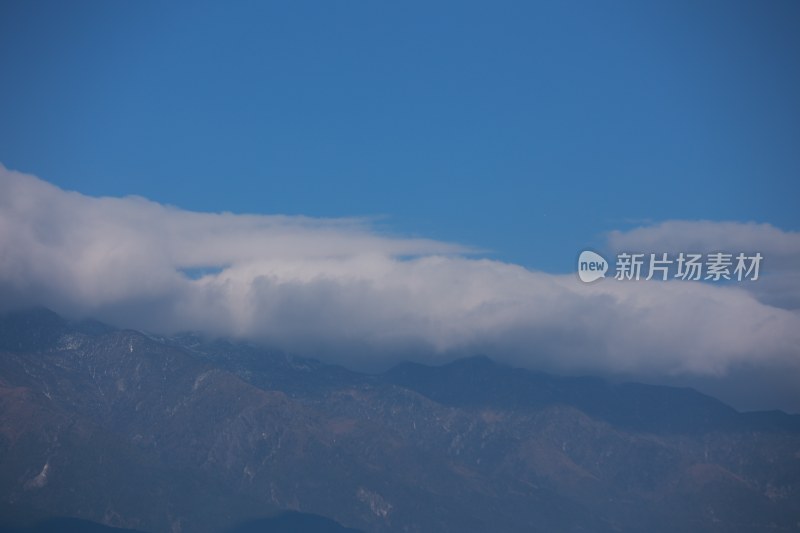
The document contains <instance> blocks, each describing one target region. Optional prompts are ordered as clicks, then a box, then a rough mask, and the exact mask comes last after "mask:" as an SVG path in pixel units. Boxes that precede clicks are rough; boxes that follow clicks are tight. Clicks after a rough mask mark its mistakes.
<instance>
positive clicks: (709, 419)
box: [0, 310, 800, 532]
mask: <svg viewBox="0 0 800 533" xmlns="http://www.w3.org/2000/svg"><path fill="white" fill-rule="evenodd" d="M0 352H2V356H1V357H0V452H3V453H2V454H0V497H2V501H3V502H4V503H5V504H6V506H10V508H12V509H22V508H32V509H36V510H37V512H40V513H41V514H42V516H43V517H47V516H74V517H76V518H80V519H84V520H93V521H95V522H98V523H102V524H105V525H109V526H116V527H125V528H129V529H138V530H142V531H153V532H161V531H175V530H178V529H180V530H183V531H201V532H203V531H208V532H212V531H213V532H217V531H224V530H226V529H229V528H230V527H233V526H234V525H235V524H237V523H244V522H247V521H248V520H257V519H259V516H263V515H264V513H265V512H266V513H277V512H281V511H284V510H293V511H299V512H302V513H312V514H316V515H320V516H323V517H328V518H331V519H333V520H335V521H336V522H338V523H340V524H342V525H343V526H345V527H351V528H357V529H360V530H363V531H376V532H382V531H387V532H389V531H485V530H486V529H487V528H490V527H493V528H495V529H499V530H503V531H531V530H533V531H537V530H541V531H552V530H564V531H569V530H575V531H579V530H593V531H604V530H608V531H638V530H642V529H649V530H652V531H668V530H674V529H675V527H679V528H681V529H683V530H686V531H761V530H764V528H773V529H772V530H774V529H775V528H777V530H781V529H785V530H787V531H788V530H791V529H792V528H793V527H794V524H796V523H797V522H798V521H800V515H798V511H797V510H796V509H800V505H796V504H797V503H798V501H799V500H800V481H799V480H800V435H798V432H797V430H796V425H795V424H796V418H795V417H793V416H792V415H785V414H784V415H780V414H777V415H776V414H775V413H761V414H759V413H756V414H752V413H738V412H737V411H736V410H734V409H732V408H730V407H728V406H726V405H724V404H722V403H721V402H717V401H716V400H714V399H713V398H710V397H707V396H705V395H702V394H700V393H697V392H696V391H692V390H690V389H679V388H674V387H660V386H648V385H641V384H623V385H610V384H608V383H606V382H604V381H603V380H599V379H595V378H567V377H557V376H551V375H548V374H544V373H539V372H532V371H526V370H522V369H515V368H512V367H508V366H505V365H501V364H498V363H495V362H493V361H491V360H489V359H488V358H485V357H478V358H469V359H464V360H459V361H455V362H452V363H449V364H447V365H443V366H440V367H430V366H425V365H420V364H417V363H405V364H401V365H398V366H396V367H394V368H393V369H390V370H389V371H387V372H385V373H382V374H362V373H358V372H354V371H350V370H347V369H345V368H343V367H336V366H335V365H327V364H325V363H321V362H319V361H314V360H311V359H303V358H296V357H292V356H288V355H286V354H282V353H279V352H275V351H272V352H270V351H267V350H261V349H259V348H258V347H255V346H252V345H246V344H237V343H234V342H230V341H224V340H223V341H219V340H217V341H214V340H203V339H199V338H193V339H190V338H188V337H185V336H184V337H172V338H163V337H157V336H148V335H145V334H142V333H140V332H136V331H133V330H117V329H113V328H109V327H106V326H103V325H100V324H98V323H91V322H70V321H68V320H65V319H62V318H61V317H58V315H55V314H54V313H51V312H46V311H43V310H36V311H34V312H32V313H29V314H25V313H20V314H17V315H12V316H10V317H9V316H8V315H6V316H5V317H3V318H0ZM787 417H788V418H787ZM8 508H9V507H6V509H8ZM709 509H711V510H712V511H713V512H710V511H709ZM8 514H11V512H10V511H9V513H8ZM0 518H2V517H0ZM770 524H771V525H770Z"/></svg>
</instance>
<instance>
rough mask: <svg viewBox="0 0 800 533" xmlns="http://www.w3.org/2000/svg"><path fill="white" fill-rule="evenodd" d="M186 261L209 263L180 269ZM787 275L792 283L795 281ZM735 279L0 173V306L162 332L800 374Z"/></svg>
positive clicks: (782, 317) (301, 346)
mask: <svg viewBox="0 0 800 533" xmlns="http://www.w3.org/2000/svg"><path fill="white" fill-rule="evenodd" d="M687 236H689V239H688V240H687ZM609 243H610V245H611V246H612V247H615V248H625V247H629V248H636V249H641V250H643V251H650V250H652V251H662V248H663V251H669V250H678V249H681V250H683V249H686V247H690V248H696V249H698V250H700V249H707V248H709V247H717V248H724V249H736V250H738V249H740V248H741V249H744V250H745V251H749V250H758V251H762V253H763V254H765V256H766V258H767V259H766V260H767V261H771V260H775V261H776V263H775V264H776V265H777V264H781V265H783V266H782V267H781V268H782V269H783V271H784V273H788V272H791V268H790V266H791V267H793V266H794V265H796V264H798V263H797V262H796V258H797V253H798V250H800V245H798V235H797V234H796V233H787V232H783V231H781V230H779V229H777V228H774V227H771V226H768V225H756V224H735V223H714V222H680V221H679V222H668V223H664V224H662V225H659V226H654V227H650V228H641V229H636V230H633V231H630V232H626V233H620V232H615V233H612V234H611V235H610V236H609ZM196 267H216V268H217V269H221V270H215V271H214V273H211V274H208V275H205V276H203V277H200V278H199V279H192V278H191V277H188V276H186V275H184V273H183V269H187V268H196ZM781 280H782V281H781V283H784V284H788V286H790V290H792V291H797V288H798V283H797V281H798V280H797V278H796V277H794V278H792V277H791V276H784V277H782V278H781ZM742 287H743V286H742V285H736V286H712V285H709V284H701V283H692V282H673V283H656V282H639V283H634V282H630V283H622V282H613V281H611V280H606V281H601V282H598V283H595V284H591V285H586V284H583V283H581V282H580V281H578V279H577V276H575V275H574V274H565V275H552V274H545V273H541V272H535V271H530V270H526V269H525V268H522V267H520V266H516V265H512V264H506V263H502V262H499V261H492V260H487V259H481V258H475V257H471V256H470V254H469V250H468V249H466V248H464V247H461V246H458V245H453V244H448V243H442V242H437V241H432V240H425V239H404V238H397V237H389V236H385V235H381V234H379V233H377V232H375V231H373V230H371V228H370V226H369V225H368V224H367V223H366V222H364V221H360V220H321V219H310V218H302V217H284V216H261V215H234V214H229V213H223V214H208V213H195V212H188V211H184V210H181V209H177V208H174V207H169V206H164V205H160V204H157V203H154V202H151V201H148V200H145V199H143V198H138V197H126V198H92V197H88V196H84V195H81V194H78V193H74V192H65V191H63V190H61V189H59V188H57V187H55V186H53V185H51V184H48V183H46V182H44V181H41V180H39V179H37V178H35V177H33V176H29V175H24V174H21V173H17V172H12V171H8V170H6V169H4V168H2V167H0V296H2V297H3V302H4V303H5V305H6V306H7V307H8V306H11V305H22V304H28V305H29V304H34V303H35V304H41V305H46V306H49V307H51V308H53V309H55V310H57V311H59V312H62V313H67V314H73V315H74V314H81V315H92V316H95V317H97V318H100V319H104V320H107V321H110V322H112V323H116V324H119V325H124V326H128V327H136V328H142V329H147V330H151V331H157V332H165V333H168V332H171V331H177V330H187V329H192V330H204V331H210V332H213V333H215V334H221V335H232V336H238V337H244V338H251V339H258V340H265V341H268V342H270V343H272V344H274V345H277V346H279V347H282V348H284V349H287V350H291V351H294V352H298V353H302V354H306V355H313V356H318V357H322V358H329V359H335V360H340V361H348V362H360V363H364V364H367V365H369V364H372V363H374V362H375V360H380V361H381V362H385V361H390V360H396V359H400V358H408V357H416V358H426V359H436V358H449V357H452V356H454V355H470V354H475V353H481V352H482V353H488V354H490V355H492V356H495V357H497V358H501V359H505V360H507V361H510V362H513V363H514V364H518V365H522V366H528V367H537V368H546V369H559V370H566V371H581V372H584V371H585V372H602V373H627V374H632V375H639V376H655V375H662V376H663V375H672V376H675V375H682V374H686V375H701V376H702V375H707V376H719V375H724V374H725V373H726V372H727V371H728V370H729V369H731V368H733V367H737V366H739V367H740V366H742V365H760V366H785V367H787V368H793V369H795V370H796V369H797V359H798V347H800V316H799V315H798V313H797V312H796V311H793V310H791V309H787V308H782V307H779V306H777V305H773V304H771V303H770V301H769V298H765V297H764V295H763V294H761V293H758V292H757V291H756V292H753V291H749V290H745V289H744V288H742ZM784 307H787V306H784ZM373 366H374V365H373Z"/></svg>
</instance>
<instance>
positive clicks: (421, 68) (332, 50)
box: [0, 1, 800, 272]
mask: <svg viewBox="0 0 800 533" xmlns="http://www.w3.org/2000/svg"><path fill="white" fill-rule="evenodd" d="M645 4H646V5H645ZM798 27H800V3H797V2H794V1H768V2H730V1H724V2H722V1H720V2H664V3H660V4H657V3H652V2H648V3H645V2H612V3H598V2H549V3H531V2H513V3H512V2H485V3H476V2H395V3H389V2H355V1H353V2H237V3H234V5H231V3H219V4H206V3H198V2H191V3H189V2H173V3H169V4H167V5H165V4H164V3H158V4H157V3H155V2H105V1H103V2H100V1H98V2H8V1H4V2H2V3H0V80H1V81H2V83H0V162H1V163H2V164H4V165H5V166H6V167H8V168H10V169H16V170H20V171H23V172H26V173H30V174H35V175H37V176H40V177H42V178H44V179H46V180H48V181H50V182H52V183H54V184H56V185H57V186H59V187H61V188H64V189H68V190H77V191H80V192H82V193H84V194H88V195H92V196H99V195H112V196H124V195H128V194H137V195H142V196H145V197H147V198H150V199H152V200H155V201H158V202H161V203H166V204H173V205H177V206H180V207H182V208H184V209H189V210H200V211H231V212H237V213H243V212H249V213H284V214H305V215H310V216H315V217H319V216H321V217H340V216H348V217H350V216H375V217H381V218H380V219H379V227H381V228H383V229H384V230H385V231H386V232H389V233H391V234H398V235H404V236H412V237H413V236H424V237H429V238H434V239H440V240H445V241H454V242H458V243H462V244H466V245H472V246H475V247H478V248H482V249H486V250H489V251H491V254H490V255H489V257H492V258H495V259H499V260H502V261H508V262H514V263H517V264H521V265H523V266H526V267H528V268H535V269H540V270H545V271H550V272H566V271H569V270H571V269H572V268H573V263H574V260H575V257H576V254H577V252H578V251H579V250H580V249H582V248H583V247H586V246H595V245H597V243H598V242H599V240H600V239H601V235H602V234H603V233H604V232H607V231H612V230H619V229H623V230H624V229H626V228H629V227H632V226H635V225H640V224H642V223H645V222H648V221H661V220H668V219H687V220H697V219H707V220H718V221H722V220H729V221H739V222H746V221H756V222H768V223H771V224H773V225H775V226H776V227H779V228H782V229H784V230H798V229H800V214H798V213H800V209H798V208H797V203H798V198H800V194H798V193H799V192H800V186H799V185H798V177H799V176H800V97H798V95H800V60H798V55H799V54H800V32H798V31H797V28H798Z"/></svg>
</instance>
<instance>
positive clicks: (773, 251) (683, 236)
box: [608, 220, 800, 309]
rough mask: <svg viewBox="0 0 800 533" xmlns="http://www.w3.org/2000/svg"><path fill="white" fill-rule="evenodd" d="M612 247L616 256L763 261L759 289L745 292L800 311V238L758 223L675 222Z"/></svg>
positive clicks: (618, 239)
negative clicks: (718, 255)
mask: <svg viewBox="0 0 800 533" xmlns="http://www.w3.org/2000/svg"><path fill="white" fill-rule="evenodd" d="M608 243H609V246H610V248H611V249H612V250H613V251H614V252H619V251H634V252H645V253H656V254H658V253H663V252H668V253H670V254H676V253H678V252H687V253H709V252H724V253H732V254H734V256H735V255H736V254H738V253H739V252H744V253H746V254H753V253H756V252H759V253H760V254H761V255H762V256H763V258H764V259H763V262H762V268H761V273H762V275H761V276H760V278H759V280H758V282H757V283H744V284H742V285H740V288H744V289H746V290H748V291H750V292H752V293H753V294H754V295H756V297H757V298H758V299H759V300H760V301H762V302H764V303H767V304H769V305H774V306H778V307H783V308H786V309H800V232H791V231H783V230H780V229H778V228H776V227H774V226H772V225H770V224H763V223H762V224H757V223H754V222H749V223H740V222H713V221H708V220H701V221H687V220H670V221H666V222H661V223H659V224H653V225H649V226H645V227H639V228H635V229H633V230H630V231H613V232H611V233H609V235H608Z"/></svg>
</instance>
